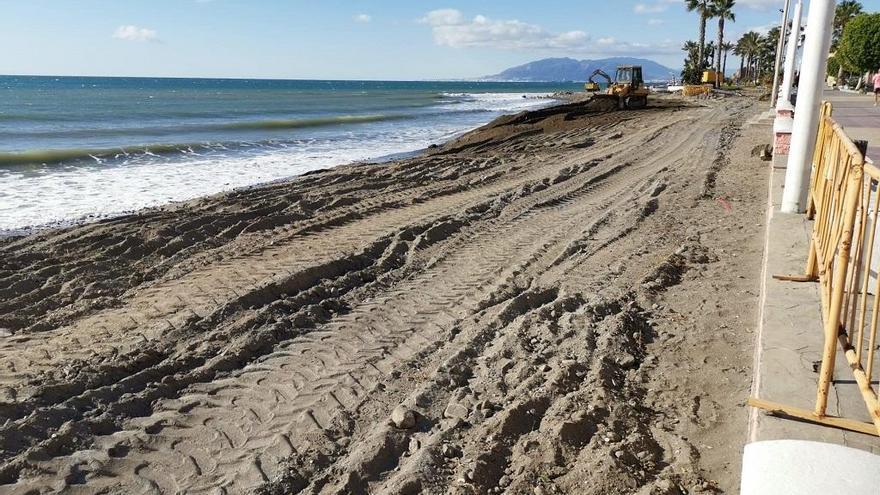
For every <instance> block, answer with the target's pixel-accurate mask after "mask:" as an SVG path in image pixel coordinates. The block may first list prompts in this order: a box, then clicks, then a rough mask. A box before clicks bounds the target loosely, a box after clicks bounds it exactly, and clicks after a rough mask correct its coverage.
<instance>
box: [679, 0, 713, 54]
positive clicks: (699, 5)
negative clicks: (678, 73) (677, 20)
mask: <svg viewBox="0 0 880 495" xmlns="http://www.w3.org/2000/svg"><path fill="white" fill-rule="evenodd" d="M711 3H712V0H687V3H685V6H686V7H687V10H688V12H696V13H697V14H699V15H700V40H699V42H698V43H699V46H698V49H699V50H698V51H697V60H698V61H699V63H700V67H699V69H700V70H701V71H702V70H703V66H702V64H703V63H704V60H705V58H704V57H705V49H706V21H708V20H709V18H710V17H712V10H711V9H710V8H709V5H710V4H711Z"/></svg>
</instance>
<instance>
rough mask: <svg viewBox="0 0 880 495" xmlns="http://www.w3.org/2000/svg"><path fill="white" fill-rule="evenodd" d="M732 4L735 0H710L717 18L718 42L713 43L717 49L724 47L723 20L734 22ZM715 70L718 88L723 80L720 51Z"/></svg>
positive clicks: (734, 3)
mask: <svg viewBox="0 0 880 495" xmlns="http://www.w3.org/2000/svg"><path fill="white" fill-rule="evenodd" d="M734 5H736V0H712V4H711V5H710V8H711V9H712V16H713V17H716V18H718V43H717V44H716V45H715V46H717V47H718V50H722V49H723V47H724V21H725V20H729V21H730V22H736V15H734V13H733V6H734ZM715 72H716V73H717V74H718V77H716V78H715V86H716V87H718V88H720V87H721V81H723V80H724V72H722V70H721V56H720V53H719V56H717V57H715Z"/></svg>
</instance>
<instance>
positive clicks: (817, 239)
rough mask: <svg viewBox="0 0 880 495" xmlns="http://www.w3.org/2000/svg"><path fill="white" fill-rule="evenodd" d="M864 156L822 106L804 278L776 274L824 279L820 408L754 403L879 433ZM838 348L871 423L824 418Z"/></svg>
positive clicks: (873, 196) (877, 285) (874, 248)
mask: <svg viewBox="0 0 880 495" xmlns="http://www.w3.org/2000/svg"><path fill="white" fill-rule="evenodd" d="M863 153H864V150H860V149H859V148H858V147H857V146H856V144H855V143H853V141H852V140H851V139H850V138H849V137H848V136H847V135H846V133H845V132H844V131H843V129H842V128H841V127H840V126H839V125H838V124H837V123H836V122H834V119H833V118H831V106H830V105H829V104H825V105H823V107H822V116H821V119H820V126H819V131H818V139H817V142H816V150H815V153H814V157H813V174H812V178H811V181H810V201H809V206H808V209H807V214H808V215H812V216H813V218H814V219H815V223H814V224H813V233H812V238H811V242H810V251H809V254H808V259H807V267H806V273H805V275H804V276H797V277H775V278H778V279H782V280H791V281H803V282H806V281H818V282H819V287H820V292H821V304H822V319H823V327H824V337H825V339H824V347H823V352H822V365H821V368H820V371H819V382H818V387H817V391H816V406H815V409H814V410H813V411H807V410H804V409H798V408H794V407H790V406H785V405H781V404H776V403H772V402H768V401H764V400H760V399H754V398H752V399H749V403H750V404H751V405H753V406H755V407H759V408H762V409H767V410H770V411H772V412H774V413H776V414H780V415H783V416H792V417H796V418H798V419H803V420H808V421H813V422H816V423H822V424H827V425H830V426H835V427H839V428H846V429H850V430H855V431H860V432H863V433H870V434H874V435H880V401H878V396H877V391H876V390H874V388H873V387H872V385H871V376H872V374H873V372H874V370H875V368H876V362H875V360H876V358H877V357H878V356H877V355H876V354H877V353H875V349H876V348H877V343H878V342H877V331H878V319H880V318H878V317H880V275H878V267H880V249H878V246H880V236H878V235H877V230H878V229H877V224H878V221H877V220H878V218H877V216H878V214H880V194H878V189H880V169H878V168H877V167H875V166H874V165H872V164H866V163H865V159H864V154H863ZM875 241H876V242H875ZM838 344H839V345H840V346H841V349H842V350H843V352H844V355H845V357H846V360H847V362H848V363H849V367H850V369H851V370H852V374H853V378H854V379H855V381H856V383H857V384H858V386H859V390H860V391H861V395H862V398H863V399H864V401H865V404H866V406H867V408H868V413H869V414H870V417H871V419H872V421H873V425H872V424H870V423H864V422H862V421H857V420H852V419H846V418H837V417H832V416H828V415H827V405H828V393H829V390H830V387H831V380H832V378H833V373H834V363H835V359H836V354H837V346H838Z"/></svg>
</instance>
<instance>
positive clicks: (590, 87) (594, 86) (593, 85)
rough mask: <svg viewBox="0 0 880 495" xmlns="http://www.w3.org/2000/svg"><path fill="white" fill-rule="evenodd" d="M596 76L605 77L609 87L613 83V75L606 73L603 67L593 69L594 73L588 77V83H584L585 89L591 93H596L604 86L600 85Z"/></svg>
mask: <svg viewBox="0 0 880 495" xmlns="http://www.w3.org/2000/svg"><path fill="white" fill-rule="evenodd" d="M596 77H601V78H603V79H605V82H606V83H607V84H608V87H609V88H610V87H611V85H612V84H613V83H612V81H611V76H609V75H608V74H606V73H605V71H604V70H602V69H596V70H594V71H593V73H592V74H590V77H588V78H587V83H586V84H584V89H585V90H587V91H589V92H591V93H596V92H598V91H600V90H601V89H602V87H601V86H599V83H597V82H596V80H595V79H596Z"/></svg>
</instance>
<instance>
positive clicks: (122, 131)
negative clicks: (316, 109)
mask: <svg viewBox="0 0 880 495" xmlns="http://www.w3.org/2000/svg"><path fill="white" fill-rule="evenodd" d="M414 117H415V115H405V114H390V115H336V116H330V117H314V118H301V119H266V120H242V121H233V122H224V123H210V124H181V125H159V126H152V127H110V128H98V129H96V128H79V129H54V130H49V131H33V130H0V137H2V136H9V137H28V138H59V137H63V138H70V137H94V136H142V135H143V136H166V135H173V134H182V133H203V132H212V131H232V130H283V129H305V128H310V127H331V126H334V125H344V124H364V123H371V122H385V121H392V120H405V119H411V118H414Z"/></svg>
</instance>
